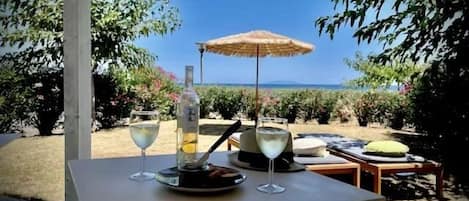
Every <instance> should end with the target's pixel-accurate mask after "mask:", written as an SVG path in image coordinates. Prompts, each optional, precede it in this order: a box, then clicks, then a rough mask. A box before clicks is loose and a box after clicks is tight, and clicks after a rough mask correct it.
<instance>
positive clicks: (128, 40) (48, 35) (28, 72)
mask: <svg viewBox="0 0 469 201" xmlns="http://www.w3.org/2000/svg"><path fill="white" fill-rule="evenodd" d="M62 13H63V0H6V1H0V24H1V28H2V31H1V32H0V47H2V49H3V51H2V52H4V54H2V55H0V61H1V62H2V63H8V64H10V65H11V66H13V67H14V69H15V71H17V72H16V73H18V74H23V75H25V76H32V77H36V78H38V79H39V78H41V77H44V76H46V77H47V76H52V75H55V76H56V77H54V78H51V79H54V80H58V79H62V78H61V76H62V75H61V74H60V75H59V74H56V73H55V72H62V69H63V59H64V58H63V57H64V54H63V23H64V22H63V16H62ZM180 23H181V21H180V19H179V16H178V10H177V8H175V7H173V6H172V5H170V4H169V0H130V1H129V0H125V1H124V0H115V1H108V0H92V1H91V57H92V67H93V73H94V74H101V73H105V72H109V71H107V70H106V69H109V68H137V67H142V66H152V65H153V63H154V59H155V57H154V55H151V54H150V53H149V52H148V51H147V50H146V49H143V48H140V47H137V46H135V45H134V44H133V41H134V40H136V39H138V38H139V37H146V36H149V35H151V34H157V35H163V34H166V33H168V32H173V31H175V30H176V29H178V28H179V26H180ZM58 76H59V77H58ZM105 83H109V82H105ZM58 84H59V85H61V86H60V87H58V86H50V87H57V88H59V89H60V91H58V93H59V94H57V95H58V96H57V98H59V97H61V96H63V90H62V88H63V86H62V83H58ZM27 87H30V86H24V88H27ZM97 87H100V86H97ZM2 90H3V89H2ZM51 90H53V89H52V88H49V89H44V91H48V92H51ZM54 93H55V92H54ZM50 95H52V94H50ZM50 100H52V99H50ZM40 103H43V104H44V105H42V106H38V107H35V108H47V107H53V108H55V109H56V110H57V111H55V112H53V113H54V114H57V113H58V114H60V113H61V112H62V109H63V100H62V99H59V100H58V101H53V102H41V101H39V102H38V104H40ZM33 112H35V113H36V117H38V119H37V121H35V122H39V123H40V124H44V122H49V121H48V120H42V119H41V118H52V119H56V117H52V116H50V115H49V114H52V113H49V114H45V115H43V114H40V113H41V112H45V111H33ZM51 121H52V120H51ZM47 125H49V126H46V127H48V129H49V130H50V129H52V128H51V127H50V125H51V124H50V123H47ZM41 126H42V125H39V127H41ZM48 129H45V130H48ZM44 132H45V131H44ZM47 133H50V132H46V134H47Z"/></svg>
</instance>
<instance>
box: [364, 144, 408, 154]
mask: <svg viewBox="0 0 469 201" xmlns="http://www.w3.org/2000/svg"><path fill="white" fill-rule="evenodd" d="M407 152H409V147H408V146H407V145H405V144H402V143H400V142H397V141H392V140H382V141H373V142H370V143H368V144H367V145H366V146H365V153H367V154H373V155H381V156H396V157H398V156H405V154H406V153H407Z"/></svg>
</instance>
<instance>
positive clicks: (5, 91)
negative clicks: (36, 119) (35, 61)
mask: <svg viewBox="0 0 469 201" xmlns="http://www.w3.org/2000/svg"><path fill="white" fill-rule="evenodd" d="M25 82H26V78H25V77H24V76H21V75H17V74H16V72H15V71H14V69H12V68H11V67H10V66H0V133H6V132H10V131H13V130H15V124H18V123H19V122H18V121H21V120H25V119H26V118H27V117H28V115H27V114H28V112H29V108H28V106H29V105H30V101H29V98H28V97H30V96H31V93H32V92H31V90H30V89H26V90H25V89H24V88H23V87H22V86H24V85H25Z"/></svg>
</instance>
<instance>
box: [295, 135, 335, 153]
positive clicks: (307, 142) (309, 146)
mask: <svg viewBox="0 0 469 201" xmlns="http://www.w3.org/2000/svg"><path fill="white" fill-rule="evenodd" d="M326 146H327V144H326V142H324V141H322V140H320V139H318V138H311V137H308V138H298V139H295V140H294V141H293V153H294V154H296V155H310V156H319V157H325V156H327V155H329V152H328V151H327V148H326Z"/></svg>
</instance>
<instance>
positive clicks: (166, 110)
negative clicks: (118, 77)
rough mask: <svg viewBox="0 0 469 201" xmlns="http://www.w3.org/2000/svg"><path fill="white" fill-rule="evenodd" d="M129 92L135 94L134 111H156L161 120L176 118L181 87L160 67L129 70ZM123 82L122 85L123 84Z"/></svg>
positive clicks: (172, 75) (170, 74) (172, 76)
mask: <svg viewBox="0 0 469 201" xmlns="http://www.w3.org/2000/svg"><path fill="white" fill-rule="evenodd" d="M129 73H130V75H131V79H130V80H125V82H129V83H130V85H129V86H130V91H131V92H133V93H135V94H136V98H135V105H136V106H135V107H136V108H135V109H137V110H148V109H156V110H158V111H159V113H160V117H161V119H162V120H168V119H174V118H175V117H176V104H175V103H176V101H177V99H178V96H179V94H180V93H181V87H179V86H178V85H177V84H176V82H175V81H176V77H175V76H174V74H172V73H169V72H166V71H165V70H164V69H163V68H161V67H156V68H154V67H140V68H135V69H131V70H130V72H129ZM125 82H124V83H125Z"/></svg>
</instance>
